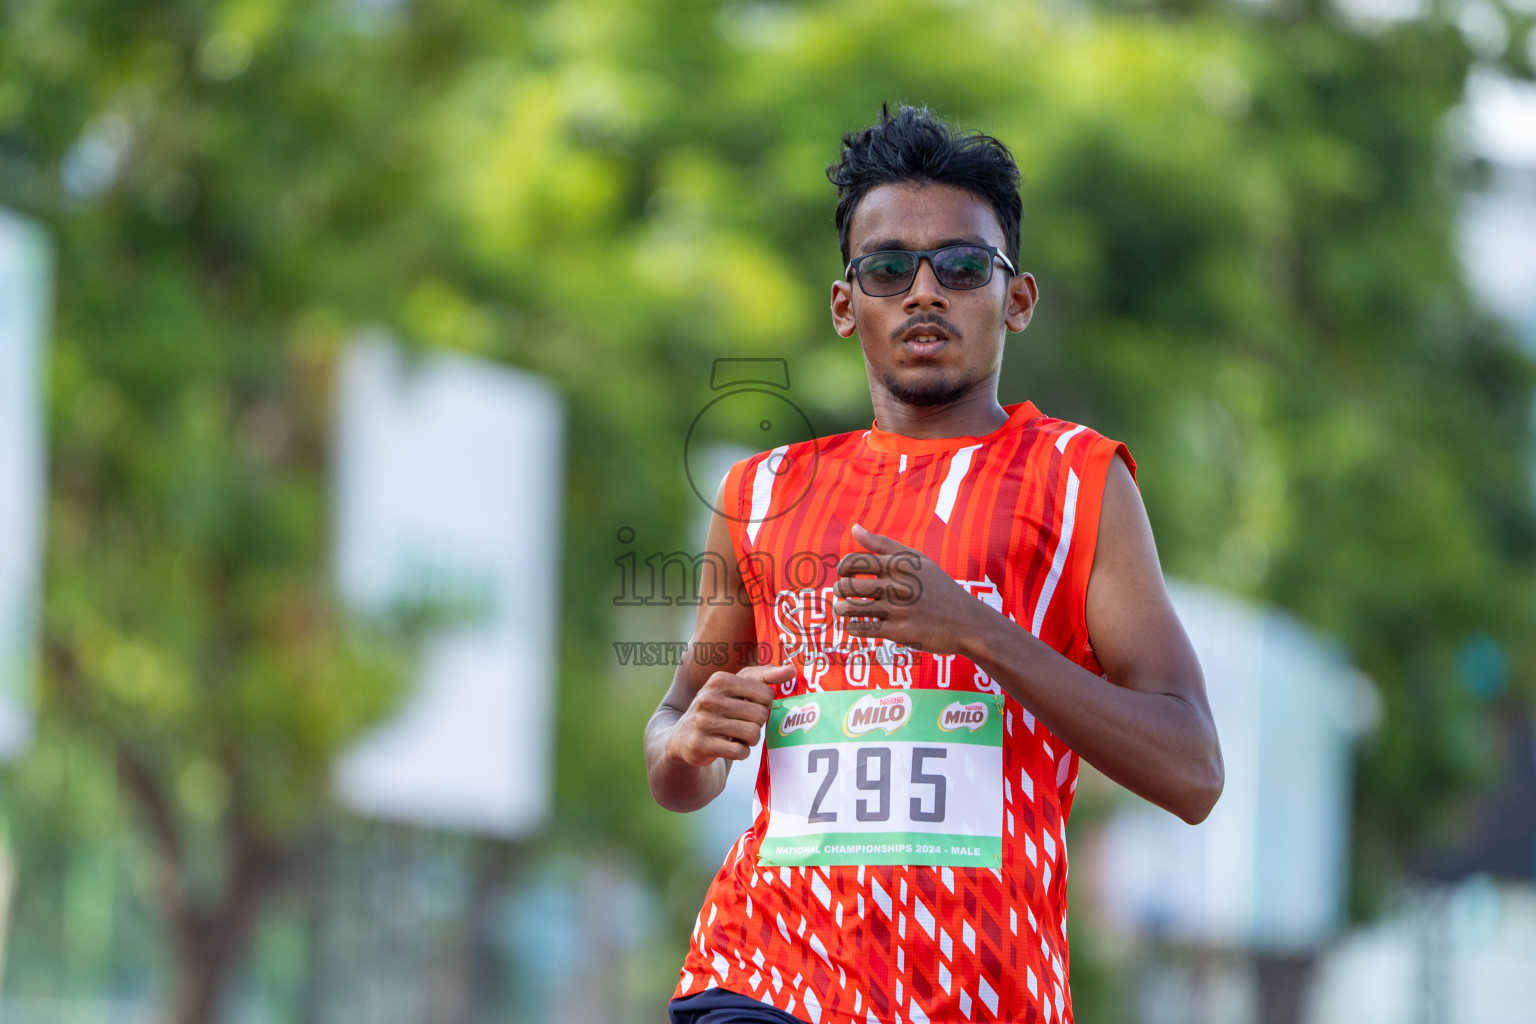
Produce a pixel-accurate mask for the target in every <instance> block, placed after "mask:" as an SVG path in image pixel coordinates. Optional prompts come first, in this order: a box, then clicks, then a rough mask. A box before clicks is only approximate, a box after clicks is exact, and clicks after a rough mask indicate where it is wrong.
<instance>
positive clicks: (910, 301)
mask: <svg viewBox="0 0 1536 1024" xmlns="http://www.w3.org/2000/svg"><path fill="white" fill-rule="evenodd" d="M962 242H974V243H979V244H982V245H992V246H996V247H997V248H998V249H999V250H1004V249H1005V248H1006V242H1005V240H1004V237H1003V227H1002V224H1001V223H999V221H998V218H997V214H996V213H995V212H994V211H993V209H992V207H991V206H990V205H989V204H988V203H987V202H986V201H984V200H983V199H981V198H980V197H978V196H976V195H974V194H973V193H971V192H967V191H965V190H964V189H961V188H957V187H955V186H953V185H916V186H914V185H906V184H898V185H880V186H878V187H876V188H873V189H871V190H870V191H869V193H868V194H866V195H865V196H864V198H863V199H862V200H860V201H859V204H858V206H857V207H855V209H854V213H853V219H852V220H851V221H850V222H849V225H848V251H849V255H850V256H851V257H855V258H856V257H858V256H862V255H863V254H865V253H867V252H875V251H877V250H881V249H937V248H940V247H942V246H946V245H955V244H958V243H962ZM851 277H852V275H850V278H851ZM1034 301H1035V282H1034V278H1033V277H1031V276H1030V275H1028V274H1020V275H1017V276H1013V277H1010V275H1009V273H1008V269H1007V268H1006V267H1005V266H1004V265H1003V263H1002V261H1001V260H998V261H996V264H995V266H994V268H993V272H992V280H991V281H989V282H987V284H986V285H985V286H983V287H981V288H973V289H968V290H960V291H956V290H953V289H949V288H946V287H944V286H943V285H941V284H940V283H939V281H938V278H936V277H935V276H934V274H933V267H932V265H931V264H930V263H929V261H928V260H923V261H922V262H921V263H920V264H919V266H918V270H917V277H916V279H915V280H914V281H913V282H912V286H911V287H910V288H908V289H907V290H906V291H905V292H903V293H901V294H899V295H891V296H887V297H884V298H871V297H870V296H868V295H865V294H864V292H863V290H862V289H861V288H860V287H859V286H858V283H857V281H854V280H851V279H849V280H841V281H836V282H834V283H833V285H832V322H833V325H834V326H835V327H836V328H837V332H838V333H839V334H841V335H842V336H843V337H845V338H847V337H852V335H853V334H854V332H855V331H857V332H858V335H859V343H860V345H861V347H862V348H863V351H864V362H865V366H866V369H867V370H868V372H869V381H870V387H871V388H872V389H876V388H878V389H881V390H883V391H885V392H886V393H887V394H889V395H890V396H891V397H892V398H894V399H896V400H897V401H899V402H902V403H903V404H906V405H915V406H934V405H946V404H949V403H951V402H954V401H956V400H958V399H959V398H961V397H963V396H964V395H966V394H968V393H970V392H971V391H973V390H974V389H976V388H977V387H979V386H982V385H984V384H985V383H986V382H987V381H988V380H989V379H990V380H991V381H992V382H993V384H994V389H995V382H996V378H997V374H998V371H999V370H1000V369H1001V367H1002V362H1003V336H1004V334H1005V332H1006V331H1009V330H1013V331H1022V330H1023V329H1024V326H1025V325H1026V324H1027V323H1028V322H1029V316H1030V313H1031V312H1032V311H1033V308H1034Z"/></svg>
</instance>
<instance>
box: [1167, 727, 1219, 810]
mask: <svg viewBox="0 0 1536 1024" xmlns="http://www.w3.org/2000/svg"><path fill="white" fill-rule="evenodd" d="M1226 781H1227V772H1226V768H1225V767H1224V766H1223V765H1222V761H1221V749H1220V748H1219V747H1217V746H1216V745H1215V743H1214V741H1213V742H1212V744H1211V749H1210V752H1209V753H1208V754H1207V755H1206V756H1204V757H1202V758H1201V759H1200V761H1199V763H1198V764H1196V765H1195V766H1194V770H1193V771H1192V772H1191V778H1190V779H1188V780H1187V782H1186V783H1185V786H1184V793H1183V794H1182V796H1183V799H1182V800H1181V801H1180V805H1179V806H1178V807H1177V808H1170V810H1172V811H1173V813H1175V814H1177V815H1178V816H1179V817H1180V818H1181V819H1182V820H1183V821H1184V822H1185V823H1186V824H1189V825H1198V824H1200V823H1201V822H1202V821H1204V820H1205V819H1206V818H1208V817H1210V814H1211V810H1212V808H1214V807H1215V806H1216V801H1217V800H1218V799H1220V798H1221V791H1222V789H1223V788H1224V787H1225V786H1226Z"/></svg>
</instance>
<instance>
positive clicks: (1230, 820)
mask: <svg viewBox="0 0 1536 1024" xmlns="http://www.w3.org/2000/svg"><path fill="white" fill-rule="evenodd" d="M1168 590H1169V593H1170V594H1171V595H1172V597H1173V602H1174V605H1175V607H1176V608H1177V610H1178V613H1179V618H1180V620H1181V621H1182V622H1183V623H1184V628H1185V630H1186V631H1187V632H1188V633H1189V638H1190V640H1191V641H1192V642H1193V643H1194V647H1195V653H1196V654H1197V655H1198V656H1199V658H1200V665H1201V668H1202V669H1204V672H1205V683H1206V688H1207V690H1208V692H1209V694H1210V699H1211V712H1212V714H1213V715H1214V716H1215V719H1216V729H1217V732H1218V734H1219V735H1220V737H1221V749H1222V755H1223V758H1224V760H1225V762H1226V770H1227V779H1226V788H1225V790H1224V791H1223V792H1222V795H1221V799H1220V800H1219V801H1218V802H1217V804H1216V808H1215V810H1213V811H1212V812H1211V816H1210V817H1209V818H1207V819H1206V820H1205V821H1204V822H1202V823H1201V824H1199V825H1197V826H1194V827H1190V826H1189V825H1186V824H1184V823H1183V822H1181V821H1179V820H1178V819H1177V818H1175V817H1174V816H1173V815H1171V814H1168V813H1166V812H1164V811H1162V810H1159V809H1157V808H1156V807H1153V806H1152V805H1151V804H1147V803H1141V802H1139V801H1138V802H1136V803H1134V804H1132V805H1130V806H1127V807H1126V808H1124V809H1122V810H1120V811H1118V812H1117V813H1116V814H1115V815H1114V817H1113V818H1112V819H1111V821H1110V822H1109V823H1108V825H1107V826H1106V827H1105V829H1104V832H1103V834H1102V837H1101V839H1102V843H1101V846H1100V848H1099V850H1098V853H1099V857H1098V858H1097V860H1096V863H1095V864H1094V866H1093V874H1094V885H1095V888H1097V889H1099V890H1100V892H1101V901H1102V903H1101V905H1102V906H1103V909H1104V911H1105V914H1106V916H1107V917H1108V918H1109V919H1110V920H1111V922H1113V923H1115V924H1117V925H1119V926H1120V927H1121V928H1123V929H1125V930H1127V931H1131V932H1135V933H1140V934H1144V935H1154V936H1158V937H1162V938H1170V939H1177V940H1182V941H1186V942H1191V943H1197V944H1210V945H1215V946H1225V947H1229V948H1239V949H1258V950H1263V951H1267V952H1276V953H1285V952H1301V951H1305V950H1310V949H1315V948H1316V947H1317V946H1318V945H1319V944H1321V943H1322V942H1323V941H1325V940H1326V939H1327V938H1328V937H1329V936H1330V935H1332V934H1333V932H1334V931H1335V930H1336V929H1337V928H1338V926H1339V925H1340V924H1341V923H1342V921H1343V912H1344V896H1345V889H1344V885H1345V881H1346V879H1347V878H1348V863H1349V811H1350V790H1351V775H1352V770H1351V744H1352V741H1353V738H1354V737H1355V736H1356V735H1357V734H1359V733H1360V732H1363V731H1365V730H1368V729H1370V728H1372V727H1373V725H1374V719H1375V717H1376V715H1377V714H1378V713H1379V712H1378V710H1377V708H1376V701H1377V697H1376V694H1375V689H1374V687H1373V686H1372V684H1371V683H1370V682H1369V681H1368V680H1366V679H1365V677H1364V676H1362V675H1360V674H1359V673H1358V672H1356V671H1355V670H1354V669H1353V668H1352V667H1351V666H1350V665H1349V664H1348V662H1346V661H1345V660H1344V658H1343V656H1342V654H1341V653H1340V652H1339V651H1338V650H1337V649H1335V648H1334V647H1333V646H1331V645H1329V644H1327V643H1325V642H1324V641H1323V640H1322V639H1321V638H1320V637H1318V636H1317V635H1316V634H1314V633H1313V632H1311V631H1310V630H1308V629H1306V628H1305V627H1304V626H1302V625H1301V624H1299V623H1298V622H1296V621H1295V620H1294V619H1292V618H1290V617H1289V616H1286V615H1283V614H1281V613H1280V612H1278V611H1276V610H1274V609H1270V608H1260V607H1255V606H1253V605H1249V604H1245V603H1243V602H1241V601H1238V600H1237V599H1235V598H1233V597H1230V596H1228V595H1225V594H1222V593H1219V592H1218V591H1214V590H1209V589H1206V588H1203V587H1197V586H1194V585H1192V584H1188V583H1172V582H1170V584H1169V587H1168Z"/></svg>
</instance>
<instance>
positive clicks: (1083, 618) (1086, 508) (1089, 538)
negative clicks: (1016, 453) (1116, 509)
mask: <svg viewBox="0 0 1536 1024" xmlns="http://www.w3.org/2000/svg"><path fill="white" fill-rule="evenodd" d="M1116 455H1119V456H1120V457H1121V458H1122V459H1124V460H1125V465H1126V468H1127V469H1129V470H1130V471H1131V481H1132V482H1133V483H1134V482H1135V480H1136V460H1135V459H1133V458H1131V452H1130V449H1129V448H1127V447H1126V446H1125V445H1124V444H1122V443H1121V442H1119V441H1112V440H1110V439H1109V438H1107V437H1096V438H1094V440H1093V444H1092V446H1091V447H1090V448H1089V451H1088V454H1087V456H1086V457H1085V458H1084V460H1083V478H1082V480H1081V482H1080V483H1079V486H1078V495H1077V529H1078V530H1079V531H1080V533H1079V536H1081V537H1082V543H1081V544H1078V545H1075V546H1076V548H1077V551H1076V552H1075V554H1074V555H1073V561H1074V562H1075V563H1076V564H1075V565H1074V567H1073V568H1074V571H1073V573H1072V586H1073V592H1072V634H1073V636H1074V637H1076V638H1077V649H1076V650H1075V651H1074V652H1073V654H1074V655H1075V658H1074V660H1075V661H1077V662H1078V664H1081V665H1088V664H1090V661H1091V662H1092V664H1094V665H1096V664H1097V659H1094V658H1093V656H1092V650H1093V648H1092V645H1091V644H1090V643H1089V637H1088V581H1089V579H1090V577H1091V576H1092V575H1093V559H1094V555H1095V554H1096V553H1097V551H1098V548H1099V517H1100V514H1101V513H1102V512H1103V511H1104V485H1105V483H1106V482H1107V481H1108V479H1109V467H1110V464H1111V463H1112V462H1113V461H1114V458H1115V456H1116Z"/></svg>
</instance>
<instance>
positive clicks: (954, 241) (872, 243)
mask: <svg viewBox="0 0 1536 1024" xmlns="http://www.w3.org/2000/svg"><path fill="white" fill-rule="evenodd" d="M989 244H991V243H989V242H985V241H983V240H982V239H981V238H979V237H978V236H976V235H968V236H965V237H963V238H946V239H945V240H944V241H942V242H940V243H939V244H937V245H935V246H934V247H933V248H935V249H943V248H945V247H946V246H950V245H989ZM921 248H926V247H925V246H914V245H908V244H907V243H906V242H904V241H902V240H901V239H899V238H875V239H871V240H869V241H867V242H865V243H864V244H863V245H861V246H859V252H860V253H866V252H884V251H886V250H887V249H905V250H907V251H908V252H913V251H916V250H917V249H921ZM998 248H1002V247H1001V246H999V247H998Z"/></svg>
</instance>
